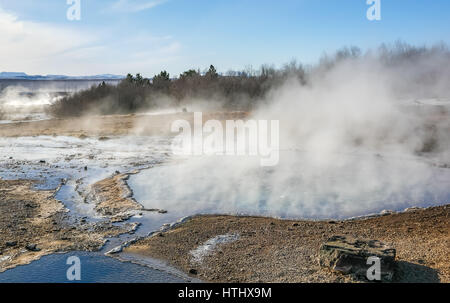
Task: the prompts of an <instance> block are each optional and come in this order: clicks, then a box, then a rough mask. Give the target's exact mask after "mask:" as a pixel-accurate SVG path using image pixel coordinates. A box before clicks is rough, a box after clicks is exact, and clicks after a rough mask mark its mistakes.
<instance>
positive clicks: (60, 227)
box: [0, 179, 136, 272]
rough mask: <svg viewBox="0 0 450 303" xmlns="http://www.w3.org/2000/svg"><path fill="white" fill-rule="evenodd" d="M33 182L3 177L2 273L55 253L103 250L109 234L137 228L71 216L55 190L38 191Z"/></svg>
mask: <svg viewBox="0 0 450 303" xmlns="http://www.w3.org/2000/svg"><path fill="white" fill-rule="evenodd" d="M32 185H33V181H26V180H17V181H5V180H2V179H0V272H2V271H5V270H7V269H9V268H12V267H15V266H17V265H22V264H28V263H30V262H31V261H33V260H37V259H39V258H40V257H42V256H44V255H48V254H51V253H55V252H66V251H73V250H83V251H95V250H99V249H100V248H101V247H102V246H103V245H104V243H105V241H106V238H107V237H112V236H117V235H119V234H122V233H125V232H132V231H133V230H134V229H135V228H136V226H135V225H134V224H124V225H122V226H120V227H119V226H115V225H113V224H112V223H111V221H110V220H107V219H106V220H103V221H101V222H97V223H91V222H87V221H86V219H84V218H71V217H70V216H69V214H68V211H67V209H66V208H65V207H64V205H63V204H62V203H61V202H59V201H58V200H56V199H55V198H54V194H55V191H37V190H34V189H33V188H32Z"/></svg>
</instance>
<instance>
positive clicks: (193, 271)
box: [189, 268, 198, 275]
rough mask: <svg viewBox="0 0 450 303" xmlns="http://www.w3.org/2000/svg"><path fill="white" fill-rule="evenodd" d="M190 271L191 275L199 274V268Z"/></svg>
mask: <svg viewBox="0 0 450 303" xmlns="http://www.w3.org/2000/svg"><path fill="white" fill-rule="evenodd" d="M189 273H190V274H191V275H197V274H198V272H197V270H196V269H194V268H191V269H189Z"/></svg>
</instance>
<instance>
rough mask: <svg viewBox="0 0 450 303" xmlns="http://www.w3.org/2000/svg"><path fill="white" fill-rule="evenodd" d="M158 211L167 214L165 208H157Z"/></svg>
mask: <svg viewBox="0 0 450 303" xmlns="http://www.w3.org/2000/svg"><path fill="white" fill-rule="evenodd" d="M158 213H160V214H167V210H164V209H160V210H158Z"/></svg>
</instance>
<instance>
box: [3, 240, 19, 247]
mask: <svg viewBox="0 0 450 303" xmlns="http://www.w3.org/2000/svg"><path fill="white" fill-rule="evenodd" d="M5 245H6V247H14V246H16V245H17V241H8V242H6V243H5Z"/></svg>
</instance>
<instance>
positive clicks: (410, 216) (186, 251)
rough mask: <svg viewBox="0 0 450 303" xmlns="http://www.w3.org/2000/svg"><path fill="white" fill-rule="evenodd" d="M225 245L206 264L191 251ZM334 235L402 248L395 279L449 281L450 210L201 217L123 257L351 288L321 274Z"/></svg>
mask: <svg viewBox="0 0 450 303" xmlns="http://www.w3.org/2000/svg"><path fill="white" fill-rule="evenodd" d="M230 233H231V234H233V233H237V234H239V235H240V238H239V239H238V240H236V241H234V242H230V243H225V244H221V245H219V246H217V247H216V249H215V250H214V251H213V253H212V254H210V255H209V256H206V257H205V258H204V259H203V261H202V262H201V263H197V262H195V261H194V260H193V258H192V255H191V254H190V251H192V250H194V249H196V248H197V247H198V246H199V245H201V244H202V243H204V242H205V241H207V240H208V239H211V238H213V237H215V236H218V235H224V234H230ZM333 235H347V236H353V237H356V238H365V239H378V240H380V241H382V242H384V243H386V244H388V245H392V246H393V247H394V248H396V249H397V264H398V266H397V267H398V268H397V271H396V276H395V277H394V278H395V281H397V282H398V281H400V282H439V281H440V282H447V283H448V282H450V258H449V256H450V205H446V206H440V207H432V208H428V209H425V210H423V209H417V210H410V211H408V212H402V213H395V214H389V215H386V216H380V217H375V218H368V219H360V220H351V221H350V220H347V221H336V222H334V221H287V220H278V219H272V218H261V217H233V216H197V217H194V218H192V219H190V220H188V221H187V222H185V223H183V224H181V225H179V226H178V227H176V228H174V229H172V230H169V231H167V232H163V233H158V234H156V235H154V236H151V237H149V238H146V239H142V240H139V241H138V242H136V243H135V244H132V245H131V246H130V247H128V248H126V249H125V250H124V252H126V253H131V254H137V255H142V256H149V257H153V258H157V259H162V260H166V261H168V263H169V264H172V265H173V266H175V267H177V268H179V269H181V270H184V271H185V272H189V271H190V270H191V269H195V270H196V271H197V272H198V278H200V279H202V280H204V281H212V282H351V281H355V280H354V279H353V278H352V277H350V276H343V275H340V274H336V273H333V272H330V271H328V270H326V269H323V268H320V266H319V265H318V252H319V248H320V245H321V244H322V243H323V242H325V241H326V240H327V239H328V238H330V237H331V236H333Z"/></svg>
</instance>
